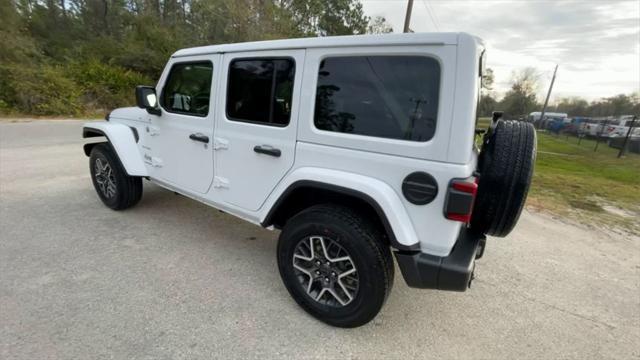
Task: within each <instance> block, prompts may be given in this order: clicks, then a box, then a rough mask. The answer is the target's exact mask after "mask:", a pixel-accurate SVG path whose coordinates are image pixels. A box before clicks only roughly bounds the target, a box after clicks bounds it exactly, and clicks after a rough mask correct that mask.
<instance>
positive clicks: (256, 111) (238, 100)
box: [226, 58, 295, 126]
mask: <svg viewBox="0 0 640 360" xmlns="http://www.w3.org/2000/svg"><path fill="white" fill-rule="evenodd" d="M294 77H295V63H294V61H293V60H292V59H268V58H260V59H238V60H233V61H232V62H231V64H230V65H229V80H228V84H227V106H226V107H227V117H228V118H229V119H230V120H233V121H243V122H253V123H259V124H264V125H274V126H287V125H288V124H289V118H290V116H291V99H292V97H293V80H294Z"/></svg>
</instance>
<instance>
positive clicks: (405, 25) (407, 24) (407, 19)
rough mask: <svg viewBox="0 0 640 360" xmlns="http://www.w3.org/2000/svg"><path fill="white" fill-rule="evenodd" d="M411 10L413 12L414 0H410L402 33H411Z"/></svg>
mask: <svg viewBox="0 0 640 360" xmlns="http://www.w3.org/2000/svg"><path fill="white" fill-rule="evenodd" d="M411 10H413V0H409V2H408V3H407V14H406V15H405V16H404V30H403V31H402V32H406V33H408V32H409V24H411Z"/></svg>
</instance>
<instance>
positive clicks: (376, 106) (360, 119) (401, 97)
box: [314, 56, 440, 141]
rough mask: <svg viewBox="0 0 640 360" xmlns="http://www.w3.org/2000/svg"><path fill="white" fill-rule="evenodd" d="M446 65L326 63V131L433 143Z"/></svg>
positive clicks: (320, 106)
mask: <svg viewBox="0 0 640 360" xmlns="http://www.w3.org/2000/svg"><path fill="white" fill-rule="evenodd" d="M439 94H440V64H439V63H438V61H437V60H436V59H434V58H430V57H425V56H349V57H333V58H327V59H324V60H323V61H322V62H321V63H320V70H319V72H318V84H317V88H316V103H315V112H314V123H315V126H316V128H318V129H320V130H327V131H334V132H341V133H350V134H358V135H367V136H377V137H383V138H390V139H403V140H411V141H427V140H429V139H431V138H432V137H433V135H434V133H435V129H436V120H437V115H438V101H439Z"/></svg>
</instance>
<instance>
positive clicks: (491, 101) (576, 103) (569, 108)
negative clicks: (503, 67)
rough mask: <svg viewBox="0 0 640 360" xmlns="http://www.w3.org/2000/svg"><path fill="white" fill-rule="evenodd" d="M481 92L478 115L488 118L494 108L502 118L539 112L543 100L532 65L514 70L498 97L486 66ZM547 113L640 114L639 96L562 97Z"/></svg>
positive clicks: (577, 114)
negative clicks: (538, 94) (507, 85)
mask: <svg viewBox="0 0 640 360" xmlns="http://www.w3.org/2000/svg"><path fill="white" fill-rule="evenodd" d="M482 80H483V81H482V82H483V84H482V88H483V91H482V92H481V94H482V95H481V96H480V101H479V103H478V113H479V115H480V116H483V117H488V116H491V113H492V112H493V111H495V110H500V111H504V113H505V118H509V119H518V118H526V116H527V115H528V114H530V113H531V112H534V111H541V110H542V107H543V103H542V102H541V101H544V99H538V97H537V95H536V94H537V93H538V90H539V87H540V75H539V73H538V72H537V70H536V69H535V68H531V67H528V68H524V69H521V70H519V71H515V72H514V73H513V74H512V77H511V87H510V88H509V90H508V91H507V92H506V93H505V95H504V97H503V98H502V99H500V100H497V99H496V95H495V93H494V92H493V71H492V70H491V69H487V74H486V75H485V76H484V77H483V79H482ZM547 111H548V112H560V113H567V114H568V115H569V116H571V117H575V116H585V117H605V116H620V115H639V114H640V95H639V94H638V93H637V92H636V93H631V94H619V95H615V96H611V97H604V98H601V99H598V100H593V101H591V102H589V101H587V100H585V99H583V98H580V97H565V98H560V99H558V100H555V101H553V102H550V103H549V105H548V107H547Z"/></svg>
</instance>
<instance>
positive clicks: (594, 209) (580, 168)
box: [529, 132, 640, 233]
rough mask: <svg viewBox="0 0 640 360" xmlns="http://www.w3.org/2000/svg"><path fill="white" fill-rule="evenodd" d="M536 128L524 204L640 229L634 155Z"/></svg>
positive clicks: (639, 176) (639, 159)
mask: <svg viewBox="0 0 640 360" xmlns="http://www.w3.org/2000/svg"><path fill="white" fill-rule="evenodd" d="M594 147H595V141H594V140H586V139H583V140H582V141H581V143H580V144H579V145H578V139H577V138H575V137H568V138H567V137H565V136H555V135H551V134H548V133H545V132H538V159H537V161H536V169H535V173H534V177H533V183H532V187H531V194H530V196H531V199H530V201H529V205H531V206H534V207H540V208H544V209H548V210H551V211H553V212H556V213H560V214H567V215H573V216H577V217H579V218H581V220H583V221H584V220H586V221H588V222H591V221H593V222H596V223H602V224H610V225H621V226H623V227H625V228H627V229H629V230H632V231H633V232H635V233H640V155H638V154H633V153H627V154H626V156H625V157H623V158H621V159H618V158H617V154H618V150H617V149H613V148H610V147H609V146H607V144H606V143H600V145H599V146H598V151H596V152H594Z"/></svg>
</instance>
